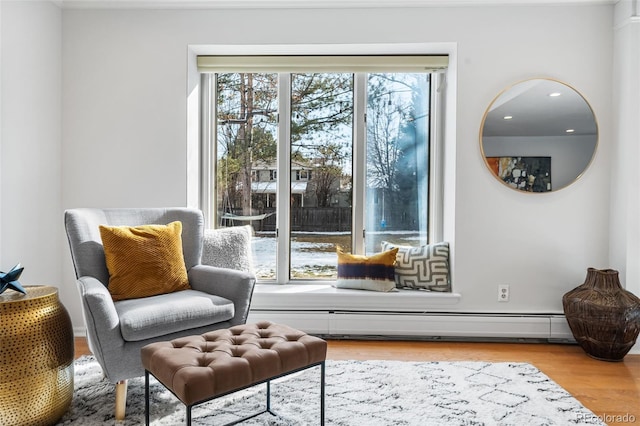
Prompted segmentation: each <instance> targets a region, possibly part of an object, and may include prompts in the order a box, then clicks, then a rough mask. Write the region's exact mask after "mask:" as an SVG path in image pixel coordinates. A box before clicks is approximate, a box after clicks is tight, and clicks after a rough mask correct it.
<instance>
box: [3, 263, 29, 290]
mask: <svg viewBox="0 0 640 426" xmlns="http://www.w3.org/2000/svg"><path fill="white" fill-rule="evenodd" d="M23 270H24V268H23V267H22V266H20V264H19V263H18V264H17V265H16V266H14V267H13V268H11V270H10V271H9V272H2V271H0V294H2V293H4V291H5V290H6V289H8V288H9V289H11V290H15V291H19V292H20V293H22V294H27V290H25V289H24V287H22V285H20V283H19V282H18V278H20V274H22V271H23Z"/></svg>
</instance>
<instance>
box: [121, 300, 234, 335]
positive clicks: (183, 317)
mask: <svg viewBox="0 0 640 426" xmlns="http://www.w3.org/2000/svg"><path fill="white" fill-rule="evenodd" d="M115 307H116V311H118V316H119V317H120V332H121V333H122V337H123V338H124V340H127V341H138V340H145V339H150V338H153V337H158V336H163V335H166V334H169V333H173V332H176V331H180V330H186V329H189V328H196V327H202V326H205V325H209V324H215V323H218V322H223V321H228V320H230V319H231V318H233V316H234V315H235V309H234V305H233V302H231V301H230V300H228V299H225V298H223V297H220V296H214V295H212V294H208V293H204V292H202V291H197V290H183V291H178V292H174V293H171V294H161V295H158V296H151V297H144V298H140V299H127V300H121V301H119V302H115Z"/></svg>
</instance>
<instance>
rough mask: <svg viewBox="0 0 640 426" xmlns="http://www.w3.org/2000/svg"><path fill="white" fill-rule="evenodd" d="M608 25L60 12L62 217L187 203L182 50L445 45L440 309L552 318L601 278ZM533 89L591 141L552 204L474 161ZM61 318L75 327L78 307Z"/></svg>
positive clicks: (494, 16)
mask: <svg viewBox="0 0 640 426" xmlns="http://www.w3.org/2000/svg"><path fill="white" fill-rule="evenodd" d="M311 15H312V16H313V19H312V20H311V19H309V17H310V16H311ZM612 20H613V7H612V6H604V5H598V6H500V7H491V6H489V7H482V8H474V7H451V8H424V9H421V8H407V9H393V10H384V9H370V10H366V9H362V10H351V9H337V10H325V9H319V10H285V9H282V10H256V11H251V10H238V11H233V10H200V11H194V10H191V11H171V10H165V11H136V10H128V11H117V10H105V11H98V10H65V11H64V12H63V41H62V45H63V172H62V188H63V194H62V205H63V207H64V208H70V207H79V206H110V207H118V206H162V205H185V204H186V199H187V195H186V194H187V188H186V169H187V163H186V149H185V146H186V133H187V117H186V102H187V56H188V51H187V46H188V45H190V44H199V45H203V44H290V43H301V44H313V43H394V42H397V43H421V42H455V43H457V48H458V81H457V91H458V102H457V125H456V132H457V148H456V149H457V151H456V158H455V161H454V163H455V166H456V175H455V179H456V210H455V211H456V216H455V218H454V219H455V241H454V246H455V259H454V270H453V277H454V286H455V290H456V291H457V292H460V293H461V294H462V298H461V301H460V302H459V304H458V305H456V306H453V307H450V308H451V309H453V310H456V311H464V312H498V313H500V312H527V313H539V312H544V313H550V312H555V313H561V312H562V305H561V297H562V295H563V294H564V293H565V292H567V291H568V290H570V289H572V288H573V287H575V286H576V285H578V284H581V283H582V282H583V281H584V277H585V275H586V269H587V267H590V266H592V267H607V266H610V265H609V261H608V253H609V246H608V244H609V239H608V231H609V229H608V220H609V197H608V190H609V158H610V153H611V145H612V116H611V112H610V111H611V106H612V105H611V83H610V82H611V81H612V65H611V64H612V49H611V47H612V43H613V30H612ZM328 23H330V25H328ZM587 50H588V52H589V54H585V52H586V51H587ZM533 77H552V78H555V79H559V80H561V81H564V82H567V83H568V84H571V85H572V86H573V87H575V88H576V89H577V90H579V91H580V92H581V93H582V95H583V96H584V97H585V98H586V99H587V100H588V101H589V103H590V105H591V106H592V108H593V110H594V112H595V114H596V116H597V118H598V123H599V128H600V145H599V148H598V152H597V154H596V157H595V159H594V162H593V164H592V166H591V167H590V169H589V170H588V171H587V173H586V174H585V175H584V176H583V177H582V178H581V179H580V180H579V181H578V182H577V183H575V184H574V185H571V186H570V187H568V188H566V189H563V190H561V191H559V192H556V193H552V194H535V195H531V194H520V193H518V192H516V191H512V190H508V189H507V188H505V187H504V186H502V185H501V184H500V183H499V182H497V181H496V180H495V179H494V178H493V177H492V176H491V175H490V173H489V172H488V170H487V169H486V167H485V165H484V162H483V160H482V157H481V154H480V147H479V141H478V134H479V127H480V122H481V119H482V116H483V114H484V111H485V109H486V107H487V106H488V105H489V103H490V102H491V101H492V99H493V98H494V97H495V95H496V94H497V93H499V92H500V91H501V90H502V89H503V88H505V87H506V86H508V85H510V84H513V83H514V82H517V81H521V80H523V79H527V78H533ZM58 217H59V216H58ZM60 226H61V222H60ZM61 250H63V251H67V250H68V249H67V247H61ZM70 266H71V265H70V260H69V259H68V256H67V261H66V263H65V268H66V269H65V271H64V280H63V282H62V283H61V285H63V286H66V287H69V288H73V286H74V283H73V274H72V273H71V267H70ZM498 284H510V285H511V301H510V302H509V303H498V302H497V285H498ZM67 307H68V309H70V310H71V311H72V313H73V320H74V324H75V325H78V324H81V321H82V320H81V316H80V307H79V305H78V304H77V301H76V300H73V299H71V298H69V299H67Z"/></svg>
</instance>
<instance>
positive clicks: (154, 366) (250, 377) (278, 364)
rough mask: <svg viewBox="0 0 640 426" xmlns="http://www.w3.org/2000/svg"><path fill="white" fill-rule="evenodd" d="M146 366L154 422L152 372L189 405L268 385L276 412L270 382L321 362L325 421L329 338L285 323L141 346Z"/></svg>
mask: <svg viewBox="0 0 640 426" xmlns="http://www.w3.org/2000/svg"><path fill="white" fill-rule="evenodd" d="M141 356H142V365H143V366H144V368H145V420H146V424H147V425H148V424H149V374H151V375H153V376H154V377H155V378H156V379H157V380H158V381H159V382H160V383H162V384H163V385H164V386H165V387H166V388H167V389H169V390H170V391H171V392H172V393H173V394H174V395H175V396H176V397H177V398H178V399H179V400H180V401H181V402H182V403H183V404H184V405H185V406H186V408H187V425H190V424H191V409H192V408H193V406H195V405H198V404H201V403H203V402H206V401H210V400H212V399H215V398H219V397H221V396H225V395H228V394H230V393H233V392H236V391H239V390H242V389H245V388H248V387H251V386H254V385H257V384H261V383H266V384H267V406H266V409H265V410H263V411H261V412H259V413H255V414H252V415H249V416H247V417H245V418H243V419H242V420H240V421H237V422H233V423H230V424H235V423H240V422H242V421H245V420H248V419H250V418H252V417H255V416H258V415H260V414H262V413H266V412H268V413H271V414H274V413H273V411H271V401H270V396H271V395H270V381H271V380H273V379H277V378H279V377H282V376H286V375H287V374H291V373H295V372H298V371H301V370H304V369H307V368H311V367H315V366H318V365H319V366H320V374H321V378H320V424H322V425H324V375H325V374H324V373H325V372H324V362H325V359H326V356H327V342H325V341H324V340H322V339H320V338H318V337H314V336H310V335H308V334H306V333H304V332H302V331H299V330H296V329H294V328H291V327H288V326H286V325H281V324H274V323H272V322H269V321H262V322H258V323H256V324H245V325H237V326H235V327H231V328H228V329H223V330H216V331H212V332H209V333H205V334H202V335H198V336H188V337H182V338H179V339H175V340H172V341H170V342H157V343H151V344H149V345H146V346H145V347H143V348H142V351H141Z"/></svg>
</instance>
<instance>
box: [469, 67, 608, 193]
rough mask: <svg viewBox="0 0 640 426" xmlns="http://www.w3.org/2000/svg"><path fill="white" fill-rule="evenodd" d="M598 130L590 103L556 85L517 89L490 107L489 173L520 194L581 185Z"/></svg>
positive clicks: (485, 122)
mask: <svg viewBox="0 0 640 426" xmlns="http://www.w3.org/2000/svg"><path fill="white" fill-rule="evenodd" d="M597 143H598V125H597V123H596V118H595V115H594V114H593V110H592V109H591V107H590V106H589V104H588V103H587V101H586V100H585V99H584V98H583V97H582V95H580V93H578V92H577V91H576V90H574V89H573V88H572V87H570V86H568V85H566V84H564V83H561V82H559V81H556V80H550V79H531V80H526V81H522V82H520V83H517V84H514V85H513V86H511V87H508V88H507V89H505V90H504V91H502V92H501V93H500V94H499V95H498V96H497V97H496V98H495V99H494V100H493V102H491V104H490V105H489V107H488V108H487V111H486V112H485V114H484V117H483V119H482V125H481V127H480V149H481V151H482V155H483V157H484V161H485V163H486V165H487V167H488V168H489V170H490V171H491V173H492V174H493V175H494V176H495V177H496V178H497V179H499V180H500V181H501V182H502V183H503V184H505V185H507V186H509V187H510V188H513V189H515V190H518V191H525V192H549V191H556V190H558V189H562V188H564V187H566V186H567V185H569V184H571V183H573V182H574V181H575V180H576V179H578V178H579V177H580V176H581V175H582V174H583V173H584V171H585V170H586V168H587V167H588V166H589V164H590V163H591V160H592V159H593V156H594V154H595V151H596V146H597Z"/></svg>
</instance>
